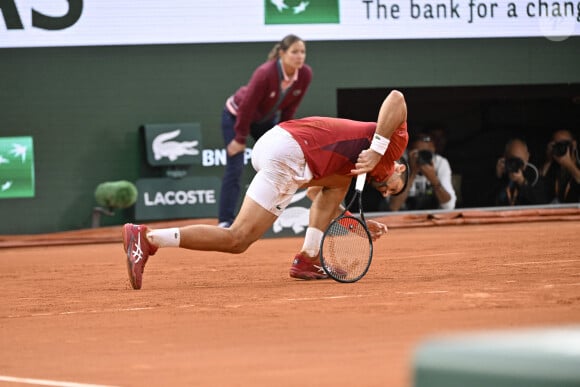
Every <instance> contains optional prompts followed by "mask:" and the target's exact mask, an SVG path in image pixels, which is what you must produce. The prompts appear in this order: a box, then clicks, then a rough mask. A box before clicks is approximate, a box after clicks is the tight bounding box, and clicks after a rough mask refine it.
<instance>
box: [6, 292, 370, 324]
mask: <svg viewBox="0 0 580 387" xmlns="http://www.w3.org/2000/svg"><path fill="white" fill-rule="evenodd" d="M370 296H375V295H363V294H355V295H337V296H324V297H302V298H278V299H273V300H269V301H267V303H284V302H293V301H317V300H337V299H345V298H361V297H370ZM255 304H256V303H255V302H252V303H247V304H227V305H221V306H219V305H218V306H202V305H195V304H186V305H166V306H143V307H129V308H117V309H100V310H76V311H74V310H72V311H71V310H69V311H64V312H53V313H51V312H42V313H31V314H19V315H8V316H0V318H26V317H51V316H69V315H75V314H95V313H120V312H139V311H142V310H155V309H162V308H168V309H171V308H175V309H187V308H194V307H199V308H200V309H203V310H206V309H215V308H218V309H219V308H220V307H223V308H240V307H242V306H247V305H255ZM261 304H264V302H262V303H261Z"/></svg>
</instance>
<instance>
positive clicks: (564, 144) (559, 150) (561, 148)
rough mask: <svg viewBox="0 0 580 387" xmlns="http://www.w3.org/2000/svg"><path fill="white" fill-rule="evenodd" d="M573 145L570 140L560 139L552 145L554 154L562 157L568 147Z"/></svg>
mask: <svg viewBox="0 0 580 387" xmlns="http://www.w3.org/2000/svg"><path fill="white" fill-rule="evenodd" d="M571 146H572V143H571V142H570V141H558V142H556V143H554V145H553V146H552V154H553V155H554V156H557V157H562V156H564V155H565V154H566V153H567V152H568V148H570V147H571Z"/></svg>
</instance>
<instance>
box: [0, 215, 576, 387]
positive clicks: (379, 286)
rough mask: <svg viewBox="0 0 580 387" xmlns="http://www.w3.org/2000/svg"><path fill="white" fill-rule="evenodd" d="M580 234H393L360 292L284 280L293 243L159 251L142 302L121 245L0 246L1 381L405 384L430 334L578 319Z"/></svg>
mask: <svg viewBox="0 0 580 387" xmlns="http://www.w3.org/2000/svg"><path fill="white" fill-rule="evenodd" d="M113 232H114V235H117V232H118V235H119V236H120V227H119V228H118V229H114V230H113ZM579 236H580V222H579V221H578V220H551V221H527V222H516V223H509V222H508V223H503V224H485V225H460V226H457V225H450V226H440V227H403V228H391V230H390V232H389V234H388V235H387V236H386V237H384V238H383V239H382V240H380V241H379V242H378V243H376V245H375V257H374V261H373V264H372V266H371V269H370V271H369V273H368V274H367V276H366V277H364V278H363V279H362V280H361V281H359V282H357V283H355V284H339V283H336V282H333V281H331V280H326V281H315V282H313V281H311V282H305V281H299V280H293V279H291V278H289V277H288V268H289V266H290V263H291V260H292V258H293V255H294V254H295V252H297V250H298V249H299V248H300V246H301V244H302V240H301V238H277V239H264V240H261V241H259V242H257V243H256V244H255V245H253V246H252V247H251V248H250V249H249V250H248V251H247V252H245V253H244V254H241V255H238V256H234V255H228V254H221V253H207V252H191V251H185V250H179V249H165V250H160V252H159V253H158V254H157V255H155V256H154V257H152V258H150V260H149V263H148V265H147V267H146V270H145V276H144V285H143V289H142V290H140V291H135V290H132V289H131V288H130V285H129V282H128V279H127V274H126V266H125V261H124V255H123V251H122V248H121V243H120V240H119V242H116V243H92V244H80V245H66V244H65V245H53V246H42V245H39V246H32V247H15V248H12V247H8V248H6V247H4V248H1V249H0V294H1V297H2V302H1V303H0V377H1V376H13V377H18V378H35V379H42V380H45V381H68V382H74V383H80V385H81V386H82V385H84V384H97V385H112V386H311V385H312V386H329V387H334V386H411V385H412V360H413V354H414V350H415V349H416V348H417V346H418V345H420V343H421V342H422V341H423V340H425V339H428V338H430V337H433V336H439V335H442V334H449V333H457V332H465V331H481V330H490V329H496V328H524V327H544V326H546V327H547V326H550V327H551V326H562V325H569V324H578V323H580V253H579V250H580V241H579ZM8 385H10V386H12V385H14V386H22V385H23V384H22V383H13V382H2V381H0V386H8Z"/></svg>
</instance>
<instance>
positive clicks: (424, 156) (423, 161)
mask: <svg viewBox="0 0 580 387" xmlns="http://www.w3.org/2000/svg"><path fill="white" fill-rule="evenodd" d="M431 161H433V152H431V151H428V150H425V149H423V150H420V151H419V152H418V153H417V163H418V164H419V165H427V164H431Z"/></svg>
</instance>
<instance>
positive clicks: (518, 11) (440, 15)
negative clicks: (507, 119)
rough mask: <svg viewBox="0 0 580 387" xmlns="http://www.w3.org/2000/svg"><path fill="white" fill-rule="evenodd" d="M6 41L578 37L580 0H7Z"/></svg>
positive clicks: (0, 37) (0, 40) (1, 7)
mask: <svg viewBox="0 0 580 387" xmlns="http://www.w3.org/2000/svg"><path fill="white" fill-rule="evenodd" d="M0 11H1V12H0V15H2V17H3V18H0V47H43V46H95V45H147V44H179V43H229V42H262V41H267V42H273V41H278V40H280V39H281V38H282V37H283V36H285V35H286V34H288V33H289V32H291V33H294V34H296V35H298V36H300V37H301V38H303V39H305V40H307V41H316V40H318V41H321V40H322V41H324V40H363V39H364V40H373V39H382V40H388V39H447V38H502V37H542V36H543V37H547V38H549V39H553V40H561V39H565V38H567V37H570V36H578V35H580V0H518V1H504V0H247V1H234V0H223V1H214V0H196V1H190V0H166V1H156V0H141V1H130V0H99V1H95V0H92V1H90V0H89V1H87V0H53V1H39V0H3V1H0Z"/></svg>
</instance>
